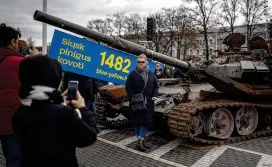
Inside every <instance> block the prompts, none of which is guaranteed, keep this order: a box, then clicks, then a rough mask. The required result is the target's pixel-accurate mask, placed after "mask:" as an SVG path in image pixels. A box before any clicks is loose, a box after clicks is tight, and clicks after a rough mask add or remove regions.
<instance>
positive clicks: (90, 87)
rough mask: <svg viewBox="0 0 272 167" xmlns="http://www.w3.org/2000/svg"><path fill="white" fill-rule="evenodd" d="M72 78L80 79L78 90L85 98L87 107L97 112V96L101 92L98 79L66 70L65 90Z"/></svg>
mask: <svg viewBox="0 0 272 167" xmlns="http://www.w3.org/2000/svg"><path fill="white" fill-rule="evenodd" d="M71 80H76V81H78V91H79V92H80V94H81V96H82V97H83V98H84V99H85V104H86V107H87V108H90V109H91V111H93V112H94V113H96V108H95V96H96V95H97V94H98V93H99V90H98V83H97V82H96V79H94V78H90V77H87V76H84V75H80V74H76V73H73V72H69V71H66V72H65V74H64V79H63V89H64V90H66V89H67V88H68V83H69V81H71Z"/></svg>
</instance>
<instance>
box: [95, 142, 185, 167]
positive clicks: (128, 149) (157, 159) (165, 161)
mask: <svg viewBox="0 0 272 167" xmlns="http://www.w3.org/2000/svg"><path fill="white" fill-rule="evenodd" d="M98 140H100V141H102V142H105V143H107V144H110V145H113V146H115V147H118V148H121V149H123V150H126V151H129V152H133V153H135V154H138V155H141V156H144V157H147V158H151V159H154V160H156V161H160V162H162V163H165V164H168V165H172V166H176V167H186V166H184V165H181V164H178V163H176V162H172V161H168V160H165V159H162V158H160V157H157V156H154V155H149V154H146V153H143V152H140V151H137V150H134V149H131V148H128V147H126V146H125V145H120V144H118V143H114V142H111V141H108V140H105V139H102V138H100V137H98Z"/></svg>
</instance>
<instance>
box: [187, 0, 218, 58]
mask: <svg viewBox="0 0 272 167" xmlns="http://www.w3.org/2000/svg"><path fill="white" fill-rule="evenodd" d="M187 1H188V2H195V3H196V7H192V8H188V10H189V11H190V12H191V15H190V18H191V20H193V21H194V22H195V23H196V25H197V26H200V27H201V29H202V30H200V33H201V34H203V36H204V39H205V50H206V51H205V53H206V59H207V60H209V44H208V29H209V28H211V27H213V26H214V25H215V24H214V23H216V22H215V15H216V12H215V11H216V10H215V9H216V6H217V4H218V2H217V1H216V0H187Z"/></svg>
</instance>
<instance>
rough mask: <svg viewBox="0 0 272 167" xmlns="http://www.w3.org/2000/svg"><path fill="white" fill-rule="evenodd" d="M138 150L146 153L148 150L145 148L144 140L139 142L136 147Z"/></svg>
mask: <svg viewBox="0 0 272 167" xmlns="http://www.w3.org/2000/svg"><path fill="white" fill-rule="evenodd" d="M136 148H137V150H139V151H142V152H145V151H146V148H145V147H144V144H143V140H138V143H137V145H136Z"/></svg>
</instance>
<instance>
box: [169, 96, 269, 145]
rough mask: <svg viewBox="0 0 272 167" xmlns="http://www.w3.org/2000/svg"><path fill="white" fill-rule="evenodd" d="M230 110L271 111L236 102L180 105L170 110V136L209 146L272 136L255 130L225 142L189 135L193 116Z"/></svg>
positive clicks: (221, 101)
mask: <svg viewBox="0 0 272 167" xmlns="http://www.w3.org/2000/svg"><path fill="white" fill-rule="evenodd" d="M221 107H224V108H230V107H256V109H257V110H260V109H271V108H272V105H270V104H254V103H248V102H237V101H231V100H214V101H205V102H192V103H181V104H179V105H178V106H175V107H174V108H172V109H171V111H170V115H169V118H168V126H169V130H170V132H171V133H172V134H174V135H175V136H177V137H181V138H186V139H189V140H191V141H194V142H197V143H204V144H209V145H222V144H230V143H235V142H240V141H245V140H250V139H254V138H259V137H265V136H270V135H272V130H265V129H264V130H259V131H258V130H257V129H256V130H257V131H255V132H253V133H252V134H250V135H247V136H231V137H229V138H227V139H225V140H219V139H218V140H216V139H212V138H208V137H200V136H199V137H198V136H196V137H195V136H193V135H191V132H190V122H191V119H192V117H193V116H195V115H197V114H198V113H204V112H207V111H208V110H209V109H216V108H221ZM234 131H235V130H234Z"/></svg>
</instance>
